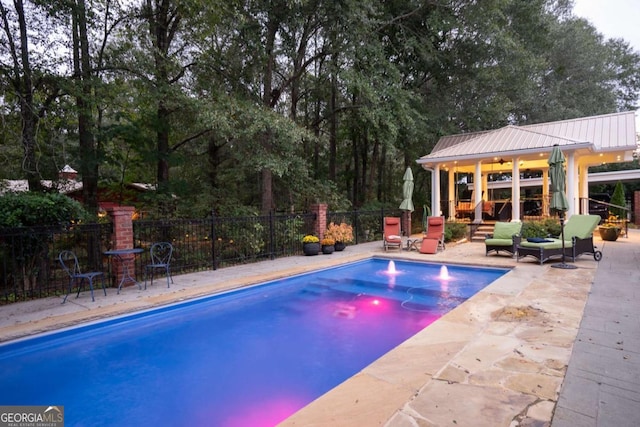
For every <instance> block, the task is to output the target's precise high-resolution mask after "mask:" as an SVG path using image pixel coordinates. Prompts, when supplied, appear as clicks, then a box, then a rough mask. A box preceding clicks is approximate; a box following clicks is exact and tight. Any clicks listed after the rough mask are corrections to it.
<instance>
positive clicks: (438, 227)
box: [419, 216, 445, 254]
mask: <svg viewBox="0 0 640 427" xmlns="http://www.w3.org/2000/svg"><path fill="white" fill-rule="evenodd" d="M444 224H445V222H444V217H442V216H430V217H428V218H427V231H426V233H425V235H424V238H423V239H422V242H421V243H420V249H419V252H420V253H421V254H435V253H437V252H438V249H442V250H445V244H444Z"/></svg>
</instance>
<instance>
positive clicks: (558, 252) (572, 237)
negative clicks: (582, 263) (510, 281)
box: [517, 215, 602, 265]
mask: <svg viewBox="0 0 640 427" xmlns="http://www.w3.org/2000/svg"><path fill="white" fill-rule="evenodd" d="M599 222H600V216H599V215H572V216H571V217H570V218H569V220H568V221H567V222H566V223H565V224H564V248H565V250H564V255H565V258H571V260H572V261H575V260H576V258H577V257H578V256H579V255H582V254H585V253H589V254H592V255H593V258H594V259H595V260H596V261H600V260H601V259H602V252H600V251H598V250H596V247H595V246H594V244H593V230H594V229H595V228H596V227H597V226H598V223H599ZM526 256H532V257H534V258H537V259H538V261H539V262H540V265H542V264H543V263H544V262H545V261H547V260H549V259H551V258H558V257H562V240H561V239H560V238H550V237H549V238H537V239H534V238H531V239H522V240H521V241H520V243H518V244H517V260H518V261H520V258H524V257H526Z"/></svg>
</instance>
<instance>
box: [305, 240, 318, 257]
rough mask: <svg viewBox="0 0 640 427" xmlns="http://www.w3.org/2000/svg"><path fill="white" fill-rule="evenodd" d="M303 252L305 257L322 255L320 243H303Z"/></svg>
mask: <svg viewBox="0 0 640 427" xmlns="http://www.w3.org/2000/svg"><path fill="white" fill-rule="evenodd" d="M302 252H304V254H305V255H309V256H310V255H318V253H320V243H303V244H302Z"/></svg>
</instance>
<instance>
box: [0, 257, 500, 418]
mask: <svg viewBox="0 0 640 427" xmlns="http://www.w3.org/2000/svg"><path fill="white" fill-rule="evenodd" d="M392 263H393V262H391V263H390V261H389V260H384V259H371V260H366V261H361V262H356V263H352V264H348V265H345V266H341V267H337V268H332V269H327V270H321V271H317V272H314V273H312V274H304V275H300V276H295V277H291V278H287V279H283V280H278V281H273V282H268V283H266V284H263V285H259V286H253V287H250V288H247V289H244V290H240V291H235V292H229V293H225V294H222V295H217V296H212V297H207V298H204V299H199V300H197V301H191V302H187V303H182V304H176V305H173V306H170V307H164V308H161V309H155V310H152V311H147V312H143V313H138V314H134V315H129V316H123V317H120V318H116V319H111V320H109V321H105V322H100V323H93V324H89V325H84V326H80V327H75V328H72V329H68V330H63V331H60V332H56V333H51V334H46V335H41V336H38V337H34V338H30V339H25V340H20V341H17V342H13V343H8V344H4V345H0V405H60V406H64V410H65V425H67V426H116V425H117V426H123V425H131V426H133V425H135V426H157V425H162V426H186V425H193V426H216V427H218V426H220V427H227V426H229V427H232V426H243V427H244V426H272V425H275V424H277V423H278V422H280V421H282V420H283V419H285V418H286V417H288V416H289V415H291V414H292V413H294V412H295V411H297V410H298V409H300V408H302V407H303V406H305V405H307V404H308V403H310V402H311V401H312V400H314V399H315V398H317V397H319V396H320V395H321V394H323V393H325V392H327V391H328V390H330V389H331V388H333V387H335V386H336V385H338V384H340V383H341V382H343V381H344V380H346V379H347V378H349V377H351V376H353V375H354V374H356V373H357V372H358V371H360V370H361V369H363V368H364V367H365V366H367V365H368V364H370V363H371V362H373V361H374V360H375V359H377V358H378V357H380V356H381V355H383V354H384V353H386V352H388V351H389V350H391V349H392V348H393V347H395V346H397V345H398V344H400V343H401V342H402V341H404V340H406V339H407V338H409V337H411V336H412V335H414V334H415V333H417V332H418V331H420V330H421V329H423V328H425V327H426V326H428V325H429V324H430V323H432V322H433V321H434V320H436V319H438V318H439V317H440V316H442V315H443V314H445V313H446V312H448V311H449V310H451V309H452V308H454V307H456V306H457V305H459V304H460V303H462V302H463V301H465V300H466V299H467V298H469V297H470V296H472V295H474V294H475V293H476V292H478V291H479V290H481V289H482V288H484V287H485V286H487V285H488V284H489V283H491V282H493V281H494V280H495V279H497V278H498V277H500V276H501V275H503V274H504V273H506V271H507V270H504V269H481V268H468V267H458V266H447V269H448V276H449V277H448V278H445V279H442V278H441V277H442V275H443V274H444V273H447V272H446V271H444V272H443V271H442V268H441V266H440V265H435V264H433V265H432V264H425V263H419V262H404V261H395V271H393V267H394V265H391V264H392Z"/></svg>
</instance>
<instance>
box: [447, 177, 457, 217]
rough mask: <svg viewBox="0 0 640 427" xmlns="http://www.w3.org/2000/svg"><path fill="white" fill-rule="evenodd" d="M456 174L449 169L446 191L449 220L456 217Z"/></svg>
mask: <svg viewBox="0 0 640 427" xmlns="http://www.w3.org/2000/svg"><path fill="white" fill-rule="evenodd" d="M455 185H456V173H455V170H454V169H451V168H449V189H448V191H447V200H449V219H450V220H453V219H454V218H455V217H456V200H455V198H456V191H455V190H456V187H455Z"/></svg>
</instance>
